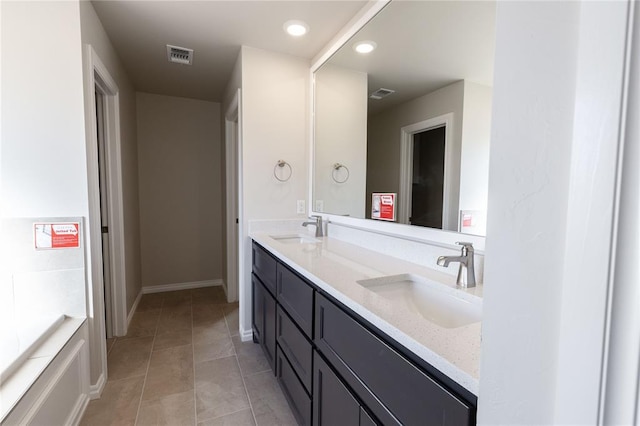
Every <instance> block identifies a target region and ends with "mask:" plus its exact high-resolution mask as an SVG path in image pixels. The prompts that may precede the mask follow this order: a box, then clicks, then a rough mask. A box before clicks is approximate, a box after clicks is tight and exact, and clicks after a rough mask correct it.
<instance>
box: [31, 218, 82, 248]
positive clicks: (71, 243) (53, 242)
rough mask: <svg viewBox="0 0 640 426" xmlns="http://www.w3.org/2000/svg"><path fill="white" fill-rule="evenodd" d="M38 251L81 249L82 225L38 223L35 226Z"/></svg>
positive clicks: (74, 223) (75, 223)
mask: <svg viewBox="0 0 640 426" xmlns="http://www.w3.org/2000/svg"><path fill="white" fill-rule="evenodd" d="M33 227H34V235H35V245H36V248H37V249H64V248H78V247H80V224H79V223H77V222H72V223H36V224H34V225H33Z"/></svg>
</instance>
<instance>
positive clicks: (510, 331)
mask: <svg viewBox="0 0 640 426" xmlns="http://www.w3.org/2000/svg"><path fill="white" fill-rule="evenodd" d="M579 11H580V3H578V2H548V3H540V2H498V5H497V10H496V12H497V15H496V22H497V33H496V59H495V73H494V87H493V127H492V138H491V152H490V156H491V158H490V166H489V203H488V209H489V216H488V223H487V235H488V236H489V237H488V238H487V241H486V251H485V255H486V260H485V276H484V279H485V289H484V305H483V321H482V360H481V367H480V395H479V412H478V423H479V424H484V425H498V424H503V425H514V424H553V423H554V406H555V397H556V395H555V389H556V375H557V374H558V365H557V356H558V350H559V339H558V336H559V329H560V307H561V296H562V287H563V281H564V279H565V277H564V262H565V250H564V248H565V232H566V226H567V200H568V198H569V166H570V164H571V141H572V137H573V116H574V103H575V86H576V65H577V61H576V58H577V48H578V29H579Z"/></svg>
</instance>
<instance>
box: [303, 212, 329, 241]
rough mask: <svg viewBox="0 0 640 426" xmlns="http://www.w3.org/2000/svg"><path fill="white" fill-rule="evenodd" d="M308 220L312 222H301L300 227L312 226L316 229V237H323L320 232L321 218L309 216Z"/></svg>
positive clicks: (322, 233)
mask: <svg viewBox="0 0 640 426" xmlns="http://www.w3.org/2000/svg"><path fill="white" fill-rule="evenodd" d="M309 219H312V220H313V222H303V223H302V226H304V227H306V226H309V225H313V226H315V227H316V237H323V236H324V232H323V231H322V216H317V215H313V216H309Z"/></svg>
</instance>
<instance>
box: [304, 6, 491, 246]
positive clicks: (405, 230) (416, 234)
mask: <svg viewBox="0 0 640 426" xmlns="http://www.w3.org/2000/svg"><path fill="white" fill-rule="evenodd" d="M391 2H392V0H376V1H374V2H370V3H368V4H367V5H366V6H365V7H364V8H362V9H361V10H360V11H359V12H358V13H357V14H356V15H355V16H354V17H353V19H351V21H349V22H348V23H347V25H346V26H345V27H344V28H343V29H342V30H340V31H339V32H338V33H337V34H336V36H335V37H334V38H333V39H332V40H331V41H330V42H329V44H327V45H326V46H325V47H324V48H323V49H322V50H320V52H319V53H318V54H317V55H316V56H315V57H314V58H313V59H312V61H311V68H310V71H309V73H310V78H309V82H310V85H311V87H310V92H309V93H310V96H309V99H310V103H311V104H310V108H309V111H310V114H309V115H310V117H309V120H310V125H309V131H310V135H309V141H310V144H309V146H310V150H309V169H308V170H309V191H308V192H309V193H308V200H307V205H308V206H309V207H308V212H309V215H320V216H322V217H323V219H324V220H327V221H328V222H331V223H334V224H338V225H341V226H346V227H349V228H355V229H359V230H363V231H367V232H373V233H377V234H382V235H387V236H391V237H397V238H403V239H408V240H413V241H418V242H427V243H429V244H433V245H438V246H441V247H445V248H451V249H455V250H459V249H460V246H457V245H456V244H455V243H456V241H468V242H471V243H473V246H474V248H475V250H476V252H477V253H478V254H484V250H485V240H486V237H482V236H479V235H471V234H461V233H458V232H453V231H444V230H441V229H434V228H424V227H420V226H412V225H405V224H401V223H395V222H384V221H377V220H373V219H360V218H354V217H346V216H340V215H335V214H331V213H326V212H316V211H314V210H313V208H314V204H313V179H314V175H315V161H314V160H315V145H316V144H315V72H316V71H317V70H318V69H319V68H320V67H321V66H322V65H324V64H325V62H327V61H328V60H329V59H330V58H331V57H332V56H333V54H334V53H336V52H337V51H338V50H339V49H341V48H342V47H343V46H344V45H346V44H347V42H348V41H349V40H350V39H351V37H353V36H354V35H355V34H356V33H357V32H358V31H360V29H362V28H363V27H364V26H365V25H366V24H367V23H368V22H369V21H370V20H372V19H373V18H374V17H375V16H376V15H378V13H380V12H381V11H382V10H383V9H384V8H385V7H386V6H387V5H388V4H390V3H391Z"/></svg>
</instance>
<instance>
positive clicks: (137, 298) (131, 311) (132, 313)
mask: <svg viewBox="0 0 640 426" xmlns="http://www.w3.org/2000/svg"><path fill="white" fill-rule="evenodd" d="M140 299H142V289H140V291H139V292H138V295H137V296H136V300H134V302H133V306H132V307H131V310H130V311H129V315H128V316H127V329H128V328H129V326H130V325H131V320H132V319H133V315H134V314H135V313H136V309H138V305H139V304H140Z"/></svg>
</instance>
